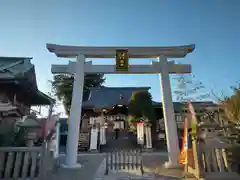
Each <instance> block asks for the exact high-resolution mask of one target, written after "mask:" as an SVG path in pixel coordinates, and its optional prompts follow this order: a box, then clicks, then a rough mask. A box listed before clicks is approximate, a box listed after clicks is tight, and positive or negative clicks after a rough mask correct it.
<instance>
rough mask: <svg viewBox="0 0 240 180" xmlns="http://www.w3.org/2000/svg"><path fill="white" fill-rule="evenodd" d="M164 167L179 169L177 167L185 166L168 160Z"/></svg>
mask: <svg viewBox="0 0 240 180" xmlns="http://www.w3.org/2000/svg"><path fill="white" fill-rule="evenodd" d="M164 167H165V168H166V169H177V168H183V167H184V166H183V165H182V164H179V163H172V162H169V161H166V162H165V164H164Z"/></svg>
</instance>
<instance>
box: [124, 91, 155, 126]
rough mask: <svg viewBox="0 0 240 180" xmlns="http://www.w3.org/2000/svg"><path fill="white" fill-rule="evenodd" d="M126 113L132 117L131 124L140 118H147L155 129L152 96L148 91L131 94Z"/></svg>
mask: <svg viewBox="0 0 240 180" xmlns="http://www.w3.org/2000/svg"><path fill="white" fill-rule="evenodd" d="M128 113H129V115H131V116H132V117H133V118H132V122H135V121H137V120H139V119H140V118H142V117H147V118H148V120H149V122H150V123H151V124H152V126H154V127H156V119H155V113H154V108H153V105H152V96H151V94H150V93H149V92H148V91H145V90H142V91H136V92H133V94H132V96H131V99H130V103H129V107H128ZM152 129H154V128H152Z"/></svg>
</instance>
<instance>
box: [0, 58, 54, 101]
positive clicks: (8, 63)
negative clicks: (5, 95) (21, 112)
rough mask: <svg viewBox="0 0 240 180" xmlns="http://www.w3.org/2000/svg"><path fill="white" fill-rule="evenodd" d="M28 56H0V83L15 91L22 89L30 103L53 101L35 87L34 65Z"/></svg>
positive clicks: (3, 86)
mask: <svg viewBox="0 0 240 180" xmlns="http://www.w3.org/2000/svg"><path fill="white" fill-rule="evenodd" d="M31 59H32V58H29V57H0V85H1V87H2V88H3V89H4V88H6V89H7V87H10V88H12V89H14V90H16V91H18V90H19V89H21V90H24V91H25V92H26V94H28V98H29V100H30V103H31V105H49V104H51V103H52V102H53V99H51V98H50V97H49V96H47V95H46V94H44V93H42V92H40V91H39V90H38V87H37V81H36V74H35V66H34V65H33V64H32V63H31Z"/></svg>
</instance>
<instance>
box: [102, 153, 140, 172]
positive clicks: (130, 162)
mask: <svg viewBox="0 0 240 180" xmlns="http://www.w3.org/2000/svg"><path fill="white" fill-rule="evenodd" d="M120 170H127V171H130V170H140V171H141V174H142V175H143V173H144V172H143V165H142V154H141V150H129V151H126V150H124V151H121V150H120V151H118V150H116V151H111V152H110V153H107V155H106V172H105V174H106V175H107V174H108V173H109V171H120Z"/></svg>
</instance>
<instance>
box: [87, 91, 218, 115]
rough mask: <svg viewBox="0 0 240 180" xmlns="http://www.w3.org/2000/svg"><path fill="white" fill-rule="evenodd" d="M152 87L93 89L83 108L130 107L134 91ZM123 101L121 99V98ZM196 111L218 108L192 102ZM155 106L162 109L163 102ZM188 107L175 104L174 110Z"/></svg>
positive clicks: (208, 103)
mask: <svg viewBox="0 0 240 180" xmlns="http://www.w3.org/2000/svg"><path fill="white" fill-rule="evenodd" d="M149 89H150V87H100V88H92V89H91V92H90V96H89V99H88V100H87V101H85V102H83V108H99V109H103V108H106V109H107V108H111V107H113V106H114V105H128V104H129V100H130V98H131V95H132V93H133V92H134V91H139V90H146V91H148V90H149ZM121 95H122V97H123V99H120V97H121ZM192 103H193V105H194V107H195V108H196V110H197V109H198V108H202V107H204V108H206V107H209V106H210V107H216V106H217V105H216V104H214V103H213V102H212V101H196V102H192ZM152 104H153V106H155V107H158V106H159V107H162V103H161V102H156V101H152ZM183 108H187V105H186V104H184V103H181V102H174V109H175V111H176V112H178V111H179V112H181V111H182V109H183Z"/></svg>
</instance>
